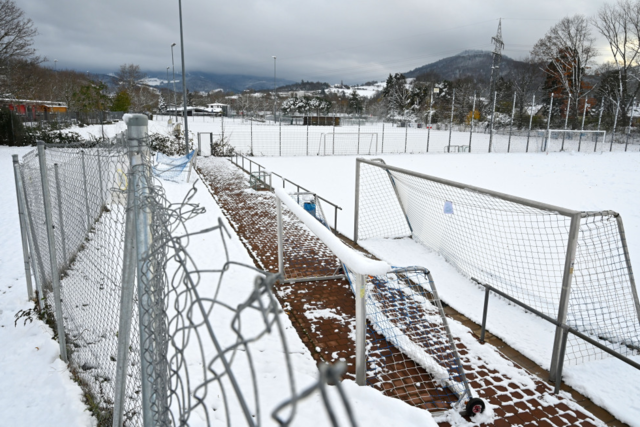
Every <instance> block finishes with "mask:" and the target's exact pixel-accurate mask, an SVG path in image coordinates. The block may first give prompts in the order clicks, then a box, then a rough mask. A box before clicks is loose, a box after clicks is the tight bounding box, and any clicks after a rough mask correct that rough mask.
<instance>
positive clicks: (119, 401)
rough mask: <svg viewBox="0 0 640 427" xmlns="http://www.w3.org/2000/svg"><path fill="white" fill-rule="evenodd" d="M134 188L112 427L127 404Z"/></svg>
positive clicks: (128, 217)
mask: <svg viewBox="0 0 640 427" xmlns="http://www.w3.org/2000/svg"><path fill="white" fill-rule="evenodd" d="M133 191H134V186H133V185H128V186H127V214H126V222H125V232H124V252H123V257H122V258H123V261H122V290H121V294H120V321H119V327H118V350H117V356H116V380H115V400H114V405H113V427H121V426H122V423H123V415H124V408H125V400H126V385H127V367H128V359H129V344H130V342H131V320H132V319H131V315H132V314H133V298H134V291H135V276H136V246H135V239H136V233H135V232H136V228H135V227H136V222H135V221H136V218H135V210H134V208H135V206H134V194H133Z"/></svg>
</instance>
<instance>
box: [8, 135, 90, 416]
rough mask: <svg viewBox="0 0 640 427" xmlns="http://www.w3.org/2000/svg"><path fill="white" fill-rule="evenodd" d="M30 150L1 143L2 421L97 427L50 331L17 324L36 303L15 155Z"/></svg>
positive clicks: (36, 325)
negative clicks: (23, 237)
mask: <svg viewBox="0 0 640 427" xmlns="http://www.w3.org/2000/svg"><path fill="white" fill-rule="evenodd" d="M31 149H32V148H31V147H28V148H23V147H20V148H15V147H0V178H1V179H2V182H4V183H5V185H4V190H3V191H2V192H0V204H1V205H2V206H4V208H3V209H2V211H1V212H0V230H2V240H3V242H4V243H3V245H2V248H0V372H1V374H0V408H2V416H1V420H0V425H3V426H37V425H41V426H45V425H46V426H92V425H95V423H96V421H95V419H94V418H93V417H92V416H91V414H90V413H89V412H88V411H87V408H86V405H85V404H84V403H83V402H82V390H81V389H80V387H79V386H78V385H77V384H76V383H75V382H73V380H72V378H71V373H70V372H69V370H68V369H67V366H66V365H65V363H64V362H63V361H62V360H61V359H60V347H59V346H58V342H57V341H54V340H53V332H52V331H51V329H50V328H49V327H48V326H47V325H45V324H44V323H43V322H41V321H40V320H38V319H37V318H36V319H35V320H34V321H33V322H31V323H29V322H27V324H26V325H25V324H24V319H23V320H19V321H18V322H17V325H16V326H15V327H14V316H15V315H16V313H18V312H19V311H20V310H28V309H31V308H33V303H32V302H30V301H28V298H27V285H26V279H25V270H24V261H23V258H22V243H21V239H20V224H19V221H18V208H17V201H16V192H15V184H14V182H15V180H14V175H13V164H12V160H11V155H12V154H18V155H20V156H23V155H24V154H26V153H27V152H28V151H30V150H31ZM34 287H35V283H34Z"/></svg>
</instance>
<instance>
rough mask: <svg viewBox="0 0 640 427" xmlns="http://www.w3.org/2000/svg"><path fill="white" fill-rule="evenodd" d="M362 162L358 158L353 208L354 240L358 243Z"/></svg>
mask: <svg viewBox="0 0 640 427" xmlns="http://www.w3.org/2000/svg"><path fill="white" fill-rule="evenodd" d="M360 163H361V159H360V158H358V159H356V197H355V199H356V201H355V207H354V209H353V241H354V242H355V243H356V244H357V243H358V216H359V213H360Z"/></svg>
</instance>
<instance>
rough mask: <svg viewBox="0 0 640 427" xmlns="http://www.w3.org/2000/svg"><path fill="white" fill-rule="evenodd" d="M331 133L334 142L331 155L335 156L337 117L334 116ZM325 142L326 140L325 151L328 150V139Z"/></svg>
mask: <svg viewBox="0 0 640 427" xmlns="http://www.w3.org/2000/svg"><path fill="white" fill-rule="evenodd" d="M331 132H332V133H333V142H332V146H333V148H332V149H331V154H332V155H335V154H336V117H335V116H333V128H332V130H331ZM324 140H325V144H324V145H325V150H326V149H327V147H326V145H327V144H326V140H327V138H326V137H325V138H324Z"/></svg>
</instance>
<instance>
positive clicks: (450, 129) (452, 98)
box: [447, 88, 456, 153]
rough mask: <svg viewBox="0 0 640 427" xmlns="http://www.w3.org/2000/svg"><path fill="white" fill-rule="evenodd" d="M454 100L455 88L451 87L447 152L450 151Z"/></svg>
mask: <svg viewBox="0 0 640 427" xmlns="http://www.w3.org/2000/svg"><path fill="white" fill-rule="evenodd" d="M455 102H456V90H455V88H454V89H453V96H452V97H451V120H450V121H449V145H447V153H450V152H451V132H453V108H454V106H455Z"/></svg>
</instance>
